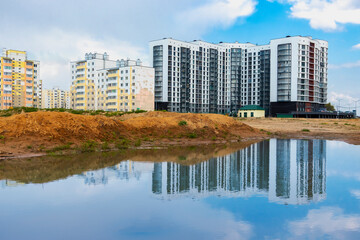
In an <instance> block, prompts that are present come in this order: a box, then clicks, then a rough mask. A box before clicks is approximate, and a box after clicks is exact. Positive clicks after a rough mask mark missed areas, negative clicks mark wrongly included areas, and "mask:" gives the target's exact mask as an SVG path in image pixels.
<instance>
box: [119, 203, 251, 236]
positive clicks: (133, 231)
mask: <svg viewBox="0 0 360 240" xmlns="http://www.w3.org/2000/svg"><path fill="white" fill-rule="evenodd" d="M169 204H171V205H173V204H175V205H177V207H176V208H173V207H168V206H169V205H167V207H166V206H165V207H164V205H163V204H157V205H156V206H155V207H154V206H153V208H152V209H149V208H148V207H147V206H146V205H143V204H141V205H139V206H138V207H139V208H140V211H139V212H142V216H141V217H140V218H139V217H138V216H134V215H131V214H130V215H128V216H129V217H128V218H127V219H124V221H122V222H119V225H118V226H119V227H120V229H119V233H120V235H119V238H120V239H132V238H134V236H135V238H136V237H137V236H138V235H137V234H138V232H142V233H144V234H145V235H144V236H148V238H149V239H250V238H251V237H252V236H253V226H252V225H251V224H250V223H248V222H245V221H241V220H238V219H235V218H234V216H233V214H232V213H230V212H227V211H225V210H217V209H213V208H211V207H210V206H208V205H206V204H205V205H204V204H201V203H200V202H196V203H194V202H189V201H186V202H177V201H176V202H172V203H169ZM178 204H180V205H178ZM164 209H166V210H165V211H164ZM179 209H183V210H180V211H179ZM127 211H128V210H125V212H124V213H127ZM130 211H131V210H130ZM174 216H176V217H174Z"/></svg>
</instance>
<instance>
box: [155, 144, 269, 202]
mask: <svg viewBox="0 0 360 240" xmlns="http://www.w3.org/2000/svg"><path fill="white" fill-rule="evenodd" d="M268 153H269V142H268V141H264V142H261V143H258V144H254V145H251V146H250V147H248V148H246V149H244V150H241V151H238V152H235V153H232V154H230V155H227V156H224V157H218V158H212V159H210V160H209V161H206V162H202V163H199V164H196V165H192V166H182V165H179V164H176V163H171V162H168V163H155V164H154V173H153V193H156V194H162V195H163V196H166V197H176V196H177V195H178V194H182V195H184V194H187V195H189V196H194V197H196V196H199V195H204V196H206V195H210V194H211V195H221V196H226V195H227V196H251V195H252V194H259V193H266V192H267V191H268V183H269V160H268V159H269V154H268Z"/></svg>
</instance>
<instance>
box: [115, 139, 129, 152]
mask: <svg viewBox="0 0 360 240" xmlns="http://www.w3.org/2000/svg"><path fill="white" fill-rule="evenodd" d="M115 147H116V148H117V149H119V150H122V149H127V148H129V141H128V140H127V139H120V140H118V141H117V142H116V143H115Z"/></svg>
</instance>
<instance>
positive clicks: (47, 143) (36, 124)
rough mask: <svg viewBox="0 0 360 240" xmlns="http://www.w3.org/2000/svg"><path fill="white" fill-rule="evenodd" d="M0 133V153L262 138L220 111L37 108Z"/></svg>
mask: <svg viewBox="0 0 360 240" xmlns="http://www.w3.org/2000/svg"><path fill="white" fill-rule="evenodd" d="M0 136H1V139H0V153H1V152H2V153H3V155H4V154H6V153H14V152H16V151H15V150H14V149H18V150H19V149H21V148H22V149H25V148H28V149H33V152H34V151H35V150H34V148H33V147H32V146H34V145H36V146H42V148H44V147H45V148H48V147H51V146H57V145H59V143H67V142H73V143H75V144H80V143H82V142H84V141H86V140H95V141H97V142H105V141H109V142H111V141H116V140H117V139H127V140H129V141H135V140H137V139H142V140H144V139H145V141H146V139H150V141H151V142H155V143H159V141H162V140H164V139H177V140H178V139H186V141H188V140H192V141H195V140H200V139H201V140H206V139H207V140H214V139H224V140H229V139H239V137H241V138H249V137H256V136H261V133H260V132H259V131H258V130H255V129H254V128H252V127H250V126H248V125H246V124H243V123H241V122H239V121H236V120H235V119H233V118H231V117H227V116H223V115H218V114H192V113H169V112H148V113H140V114H127V115H126V116H125V115H124V116H121V117H106V116H99V115H96V116H92V115H76V114H71V113H66V112H41V111H39V112H32V113H22V114H17V115H13V116H10V117H1V118H0ZM1 141H3V143H4V144H2V143H1ZM10 147H11V148H10ZM28 151H29V150H28ZM35 152H36V151H35Z"/></svg>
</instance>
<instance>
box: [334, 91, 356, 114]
mask: <svg viewBox="0 0 360 240" xmlns="http://www.w3.org/2000/svg"><path fill="white" fill-rule="evenodd" d="M339 100H340V104H341V110H342V111H344V110H346V111H347V110H349V107H350V110H352V109H353V108H354V105H355V103H354V102H355V101H357V100H358V99H356V98H354V97H351V96H349V95H347V94H344V93H338V92H334V91H332V92H330V93H328V101H329V102H331V103H332V104H333V105H334V106H335V108H336V109H337V107H338V105H339Z"/></svg>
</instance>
